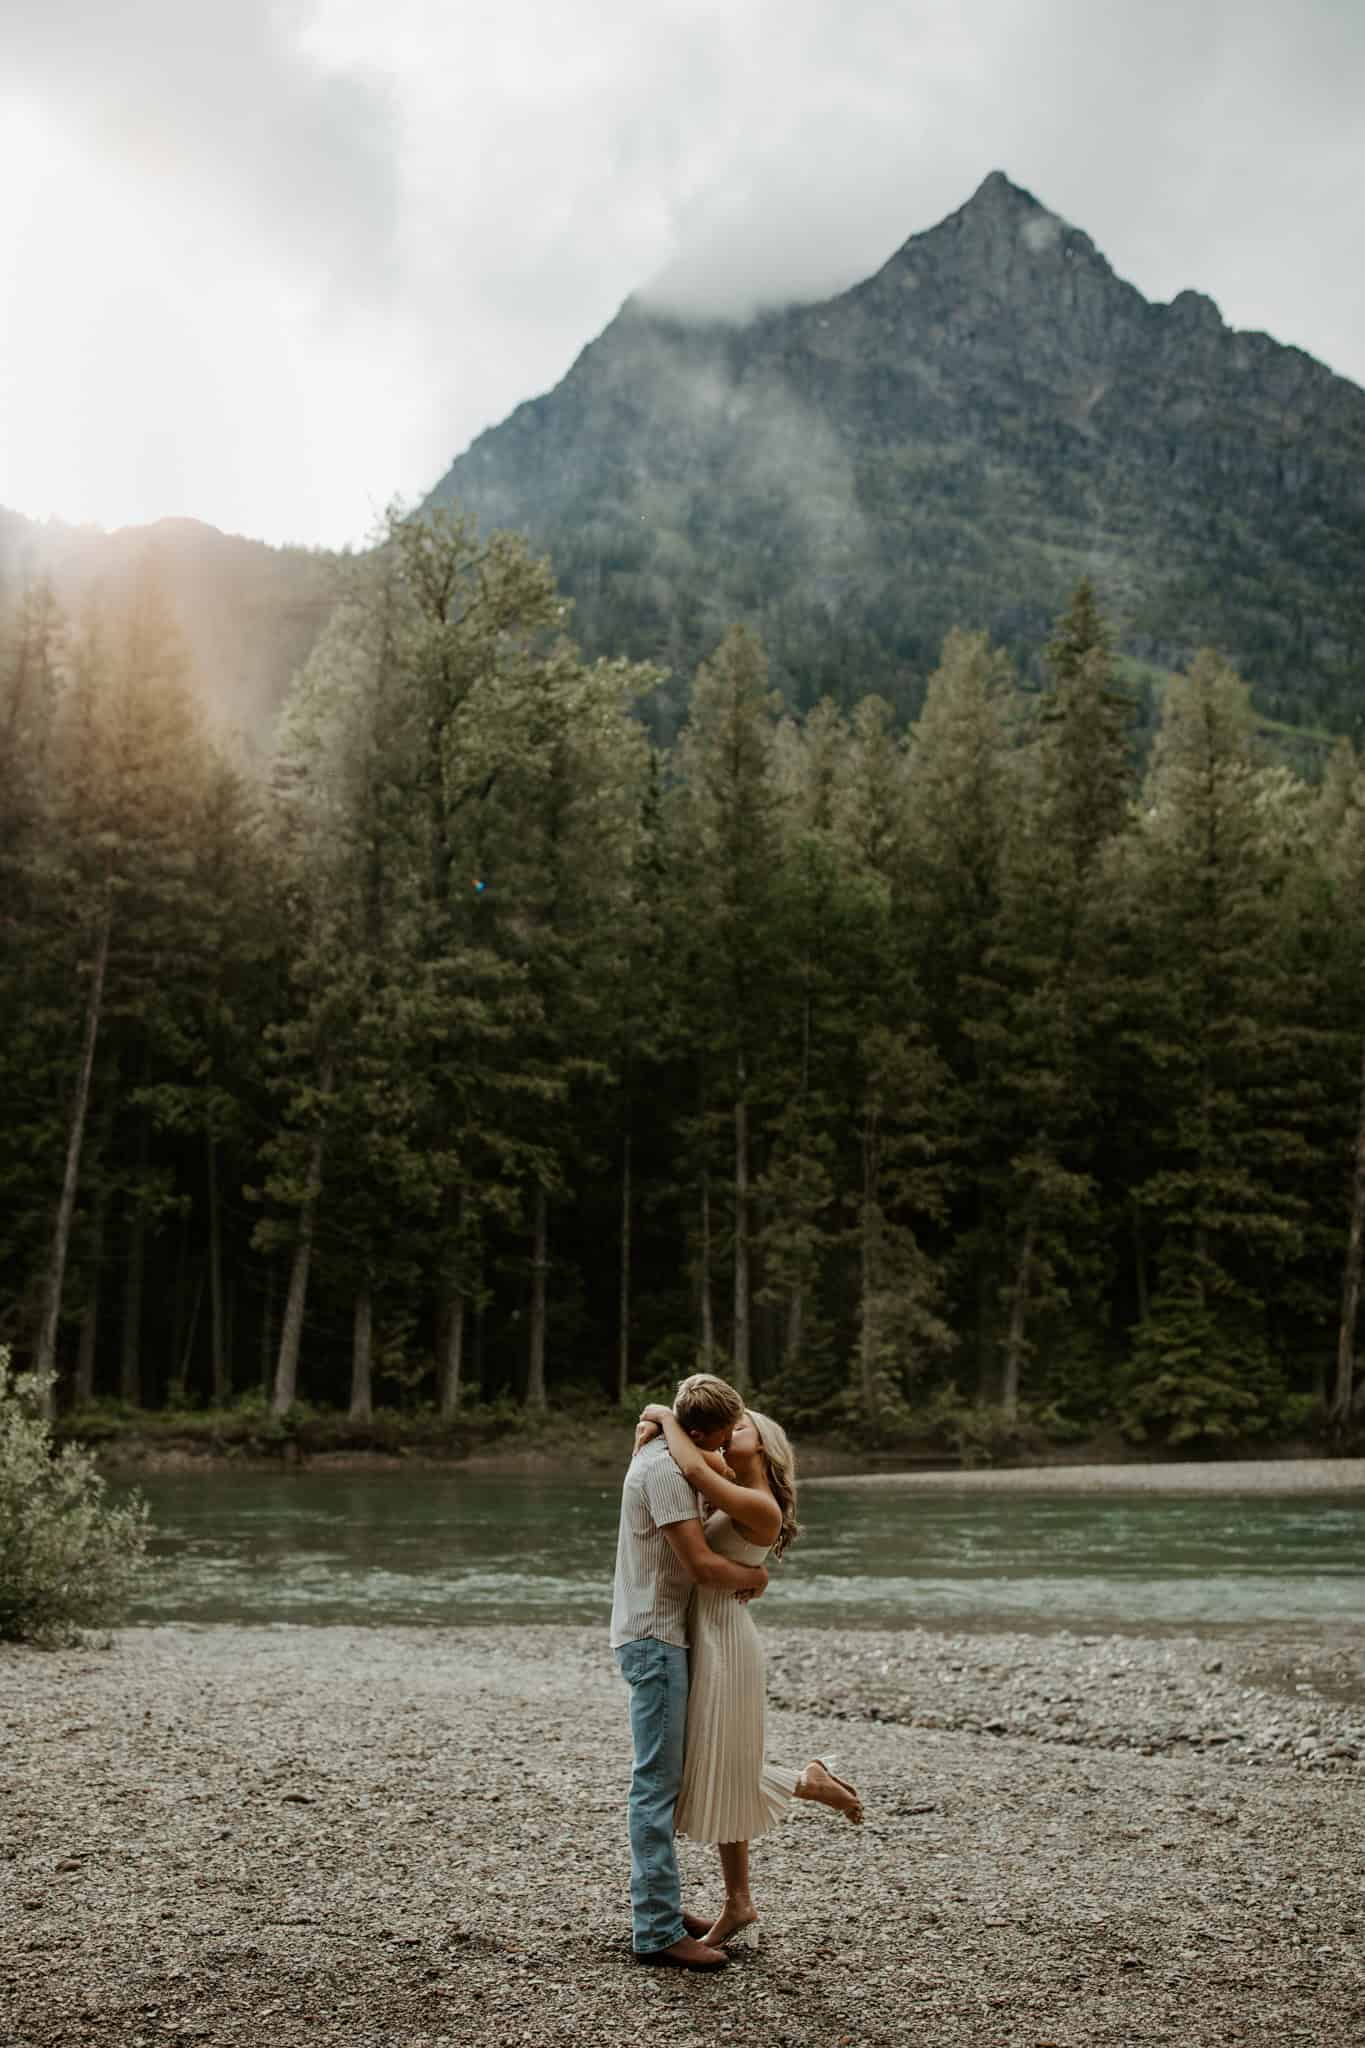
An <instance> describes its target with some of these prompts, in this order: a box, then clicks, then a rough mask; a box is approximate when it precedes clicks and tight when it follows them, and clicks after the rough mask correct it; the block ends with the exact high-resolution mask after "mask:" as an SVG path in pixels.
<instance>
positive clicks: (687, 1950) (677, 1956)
mask: <svg viewBox="0 0 1365 2048" xmlns="http://www.w3.org/2000/svg"><path fill="white" fill-rule="evenodd" d="M635 1960H636V1962H637V1963H647V1964H649V1965H650V1967H651V1968H653V1969H656V1970H723V1969H724V1968H725V1965H726V1964H727V1963H728V1962H729V1960H730V1958H729V1956H727V1955H726V1954H725V1951H724V1950H723V1949H719V1948H708V1947H707V1946H706V1944H705V1942H703V1941H697V1940H695V1939H694V1938H693V1937H692V1935H690V1934H684V1935H682V1936H680V1938H679V1939H678V1940H677V1941H675V1942H673V1943H672V1944H671V1946H670V1947H668V1948H656V1949H648V1950H645V1949H638V1948H637V1949H636V1951H635Z"/></svg>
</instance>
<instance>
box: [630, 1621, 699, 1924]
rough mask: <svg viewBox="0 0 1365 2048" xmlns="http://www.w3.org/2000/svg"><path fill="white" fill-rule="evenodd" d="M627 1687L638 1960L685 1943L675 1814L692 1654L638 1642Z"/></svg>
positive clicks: (668, 1645)
mask: <svg viewBox="0 0 1365 2048" xmlns="http://www.w3.org/2000/svg"><path fill="white" fill-rule="evenodd" d="M616 1661H617V1663H618V1664H619V1665H620V1667H621V1675H622V1677H623V1678H624V1679H625V1681H626V1684H627V1685H628V1686H629V1687H630V1732H631V1737H632V1739H633V1741H634V1744H635V1769H634V1771H633V1773H632V1775H631V1780H630V1911H631V1922H632V1938H633V1940H634V1944H635V1947H636V1949H637V1951H638V1952H639V1953H640V1954H641V1955H650V1954H653V1953H654V1951H656V1950H657V1949H661V1948H671V1947H672V1945H673V1943H674V1942H675V1941H679V1940H681V1938H682V1933H683V1920H682V1884H681V1882H680V1880H679V1877H678V1858H677V1853H676V1851H675V1849H674V1847H673V1809H674V1807H675V1806H676V1805H677V1803H678V1788H679V1786H680V1785H681V1784H682V1768H683V1740H684V1737H685V1736H686V1733H687V1652H686V1650H684V1649H683V1648H682V1647H681V1646H680V1645H679V1644H677V1643H661V1642H658V1641H657V1640H656V1639H655V1638H654V1637H653V1636H640V1637H639V1638H638V1639H637V1640H636V1641H635V1642H633V1643H622V1645H621V1647H620V1649H619V1650H618V1651H617V1652H616Z"/></svg>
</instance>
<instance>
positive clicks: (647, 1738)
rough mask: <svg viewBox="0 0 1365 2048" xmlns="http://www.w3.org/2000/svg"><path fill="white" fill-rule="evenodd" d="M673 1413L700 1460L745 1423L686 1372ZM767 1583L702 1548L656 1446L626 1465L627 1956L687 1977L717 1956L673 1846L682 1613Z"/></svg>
mask: <svg viewBox="0 0 1365 2048" xmlns="http://www.w3.org/2000/svg"><path fill="white" fill-rule="evenodd" d="M673 1412H674V1414H675V1415H676V1416H677V1418H678V1420H679V1422H680V1423H681V1424H682V1426H683V1428H684V1429H685V1430H686V1431H687V1433H688V1435H689V1436H690V1437H691V1438H692V1441H693V1442H694V1443H695V1444H698V1445H699V1446H700V1447H701V1449H702V1450H704V1451H719V1450H723V1449H724V1448H725V1446H726V1444H727V1443H728V1442H729V1439H730V1432H731V1430H732V1429H733V1428H734V1427H735V1424H736V1423H737V1422H738V1421H739V1419H740V1417H741V1416H742V1415H743V1413H744V1403H743V1402H742V1401H741V1399H740V1397H739V1395H738V1394H737V1393H736V1392H735V1390H734V1388H733V1387H732V1386H728V1385H727V1384H726V1382H725V1381H724V1380H722V1379H717V1378H716V1376H715V1374H714V1373H709V1372H698V1373H693V1375H692V1377H691V1378H690V1379H685V1380H684V1381H683V1382H682V1384H681V1386H680V1387H679V1388H678V1391H677V1394H676V1396H675V1398H674V1402H673ZM767 1583H768V1574H767V1572H766V1571H765V1570H764V1569H763V1567H762V1565H746V1564H734V1563H732V1562H731V1561H730V1559H728V1558H724V1557H717V1556H716V1554H715V1552H714V1551H712V1550H709V1549H708V1548H707V1544H706V1538H705V1537H704V1536H703V1535H702V1528H701V1514H700V1510H699V1507H698V1504H697V1496H696V1494H695V1493H693V1491H692V1489H691V1487H690V1486H689V1485H688V1484H687V1481H686V1480H685V1479H684V1478H683V1476H682V1474H681V1472H680V1471H679V1470H678V1468H677V1466H676V1465H675V1464H674V1463H673V1460H672V1459H671V1458H670V1457H669V1455H668V1446H667V1444H666V1443H664V1441H663V1439H662V1438H655V1439H654V1440H653V1441H652V1442H651V1443H648V1444H646V1445H645V1447H644V1449H643V1450H640V1451H638V1452H637V1453H636V1455H635V1457H634V1458H632V1460H631V1463H630V1467H629V1469H628V1470H627V1472H626V1479H625V1485H624V1487H623V1488H622V1491H621V1530H620V1535H619V1537H618V1539H617V1546H616V1584H615V1588H614V1592H613V1598H612V1609H611V1646H612V1648H613V1650H615V1652H616V1661H617V1663H618V1664H619V1665H620V1667H621V1672H622V1675H623V1677H624V1678H625V1681H626V1683H627V1685H628V1686H629V1687H630V1732H631V1736H632V1739H633V1741H634V1744H635V1768H634V1771H633V1773H632V1776H631V1781H630V1905H631V1921H632V1938H633V1941H634V1947H635V1957H636V1960H637V1962H641V1963H659V1964H664V1965H670V1964H671V1965H672V1966H673V1967H675V1968H677V1969H684V1970H719V1969H722V1968H723V1967H724V1965H725V1963H726V1960H727V1958H726V1956H725V1953H724V1951H723V1950H721V1949H714V1948H708V1947H707V1946H706V1944H705V1943H704V1942H701V1941H698V1940H697V1939H696V1938H695V1934H694V1933H693V1932H692V1931H691V1929H692V1928H696V1929H697V1930H699V1931H701V1932H704V1931H705V1923H703V1922H700V1921H693V1922H692V1923H691V1926H690V1927H689V1923H688V1918H687V1916H685V1915H684V1913H683V1910H682V1886H681V1883H680V1881H679V1878H678V1858H677V1852H676V1851H675V1849H674V1846H673V1808H674V1806H675V1805H676V1804H677V1798H678V1787H679V1785H680V1784H681V1782H682V1767H683V1740H684V1737H685V1735H686V1731H687V1603H688V1597H689V1595H690V1594H691V1591H692V1588H693V1586H694V1585H706V1586H725V1587H728V1588H729V1589H730V1591H731V1592H733V1593H734V1595H735V1597H736V1598H737V1599H742V1600H750V1599H752V1598H753V1597H754V1595H755V1594H757V1593H761V1592H762V1591H763V1590H764V1588H765V1587H766V1585H767Z"/></svg>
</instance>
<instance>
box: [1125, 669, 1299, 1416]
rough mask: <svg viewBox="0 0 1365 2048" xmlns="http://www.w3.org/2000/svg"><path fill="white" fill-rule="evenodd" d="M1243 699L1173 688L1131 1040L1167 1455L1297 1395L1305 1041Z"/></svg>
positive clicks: (1136, 1392) (1145, 1330) (1142, 1344)
mask: <svg viewBox="0 0 1365 2048" xmlns="http://www.w3.org/2000/svg"><path fill="white" fill-rule="evenodd" d="M1262 799H1263V784H1262V781H1261V778H1260V777H1259V776H1258V771H1257V767H1256V763H1255V759H1254V755H1253V751H1252V718H1251V711H1250V705H1249V701H1248V694H1247V690H1246V686H1245V684H1244V683H1243V682H1242V681H1241V680H1240V678H1239V677H1238V676H1237V675H1236V674H1235V673H1234V672H1233V671H1232V670H1231V669H1230V668H1228V667H1227V666H1226V664H1225V663H1223V662H1222V661H1221V660H1220V659H1219V658H1218V657H1217V656H1216V655H1214V654H1212V653H1208V652H1205V653H1203V654H1201V655H1200V656H1199V657H1198V658H1197V659H1196V661H1195V662H1194V664H1193V665H1192V667H1191V669H1190V672H1189V674H1188V675H1187V676H1184V677H1177V678H1174V679H1173V680H1172V682H1171V684H1170V686H1169V688H1168V691H1167V695H1166V701H1165V705H1164V707H1163V716H1162V724H1161V730H1160V733H1159V735H1158V740H1157V747H1156V753H1155V756H1154V760H1153V766H1152V773H1151V777H1150V780H1149V783H1148V786H1147V790H1146V792H1145V799H1144V802H1145V816H1144V820H1143V831H1142V837H1141V846H1140V852H1139V855H1138V859H1139V861H1140V866H1139V867H1138V868H1137V870H1136V873H1135V875H1134V880H1135V881H1136V884H1137V888H1138V890H1139V891H1140V896H1141V904H1140V909H1139V910H1138V911H1137V913H1136V915H1135V918H1134V925H1135V930H1136V932H1137V933H1138V934H1139V937H1138V939H1137V947H1138V948H1139V949H1140V951H1138V952H1137V956H1136V957H1134V958H1131V959H1130V962H1129V969H1130V973H1132V972H1134V970H1136V973H1137V979H1136V982H1135V987H1134V998H1135V1002H1136V1014H1135V1016H1134V1017H1133V1018H1132V1019H1131V1020H1130V1024H1129V1028H1130V1030H1132V1031H1133V1033H1134V1036H1135V1038H1136V1041H1137V1045H1138V1049H1139V1055H1140V1060H1141V1064H1142V1069H1143V1073H1144V1093H1143V1100H1142V1105H1141V1113H1142V1115H1143V1117H1144V1118H1145V1121H1146V1123H1147V1126H1148V1128H1149V1130H1150V1133H1151V1158H1150V1161H1149V1170H1148V1172H1147V1174H1146V1176H1145V1178H1144V1179H1143V1180H1142V1182H1141V1184H1140V1185H1139V1186H1138V1188H1137V1189H1136V1191H1135V1192H1136V1197H1137V1200H1138V1202H1139V1203H1140V1205H1141V1207H1142V1210H1143V1212H1144V1214H1145V1216H1146V1217H1147V1218H1148V1219H1149V1220H1150V1223H1151V1226H1152V1232H1153V1237H1154V1265H1155V1273H1156V1283H1155V1286H1154V1289H1153V1293H1152V1297H1151V1302H1150V1307H1149V1312H1148V1314H1147V1316H1146V1318H1145V1319H1144V1321H1143V1323H1142V1324H1141V1326H1140V1328H1139V1330H1138V1332H1137V1336H1136V1341H1135V1347H1134V1354H1133V1363H1132V1371H1131V1375H1130V1384H1129V1391H1128V1394H1127V1396H1126V1400H1125V1404H1124V1411H1123V1412H1124V1415H1125V1420H1126V1426H1127V1427H1129V1428H1130V1429H1131V1430H1133V1431H1134V1432H1136V1433H1143V1432H1150V1431H1157V1432H1160V1433H1163V1434H1165V1435H1166V1436H1167V1437H1168V1438H1169V1440H1170V1441H1171V1442H1174V1443H1178V1442H1185V1441H1191V1440H1206V1441H1207V1440H1213V1439H1216V1438H1217V1437H1219V1436H1223V1435H1227V1434H1229V1433H1253V1432H1255V1431H1256V1430H1257V1429H1262V1430H1263V1429H1265V1428H1267V1427H1271V1426H1273V1425H1274V1423H1275V1421H1276V1420H1277V1417H1278V1413H1279V1403H1280V1401H1281V1398H1282V1394H1283V1389H1284V1382H1283V1377H1282V1366H1281V1362H1280V1361H1279V1360H1277V1359H1276V1358H1275V1356H1274V1355H1273V1351H1272V1347H1271V1343H1270V1338H1269V1332H1268V1326H1267V1318H1266V1296H1267V1283H1268V1282H1269V1281H1270V1280H1271V1279H1272V1278H1273V1277H1274V1276H1275V1275H1276V1274H1277V1273H1279V1274H1283V1273H1284V1272H1286V1271H1287V1270H1288V1269H1289V1268H1290V1267H1291V1266H1292V1264H1293V1263H1294V1261H1295V1260H1296V1259H1297V1258H1299V1257H1300V1256H1301V1253H1302V1248H1303V1231H1304V1217H1305V1202H1304V1199H1303V1197H1302V1194H1301V1193H1300V1190H1299V1186H1298V1185H1297V1182H1298V1179H1299V1175H1300V1171H1301V1169H1302V1168H1303V1167H1304V1165H1305V1164H1306V1162H1307V1161H1308V1159H1309V1158H1310V1156H1311V1155H1310V1153H1309V1149H1308V1146H1307V1141H1306V1138H1305V1130H1304V1103H1303V1094H1302V1061H1301V1057H1300V1055H1301V1051H1302V1039H1301V1032H1300V1019H1299V1015H1298V1007H1297V991H1296V989H1295V986H1294V981H1293V976H1292V971H1291V958H1292V956H1291V953H1290V951H1289V949H1288V948H1287V946H1286V936H1287V935H1286V929H1285V924H1284V920H1283V918H1282V917H1281V915H1280V898H1281V895H1282V888H1283V859H1282V855H1281V852H1280V850H1279V849H1277V847H1276V846H1275V844H1274V842H1273V837H1272V835H1270V834H1268V832H1267V830H1266V820H1265V811H1264V804H1263V801H1262Z"/></svg>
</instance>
